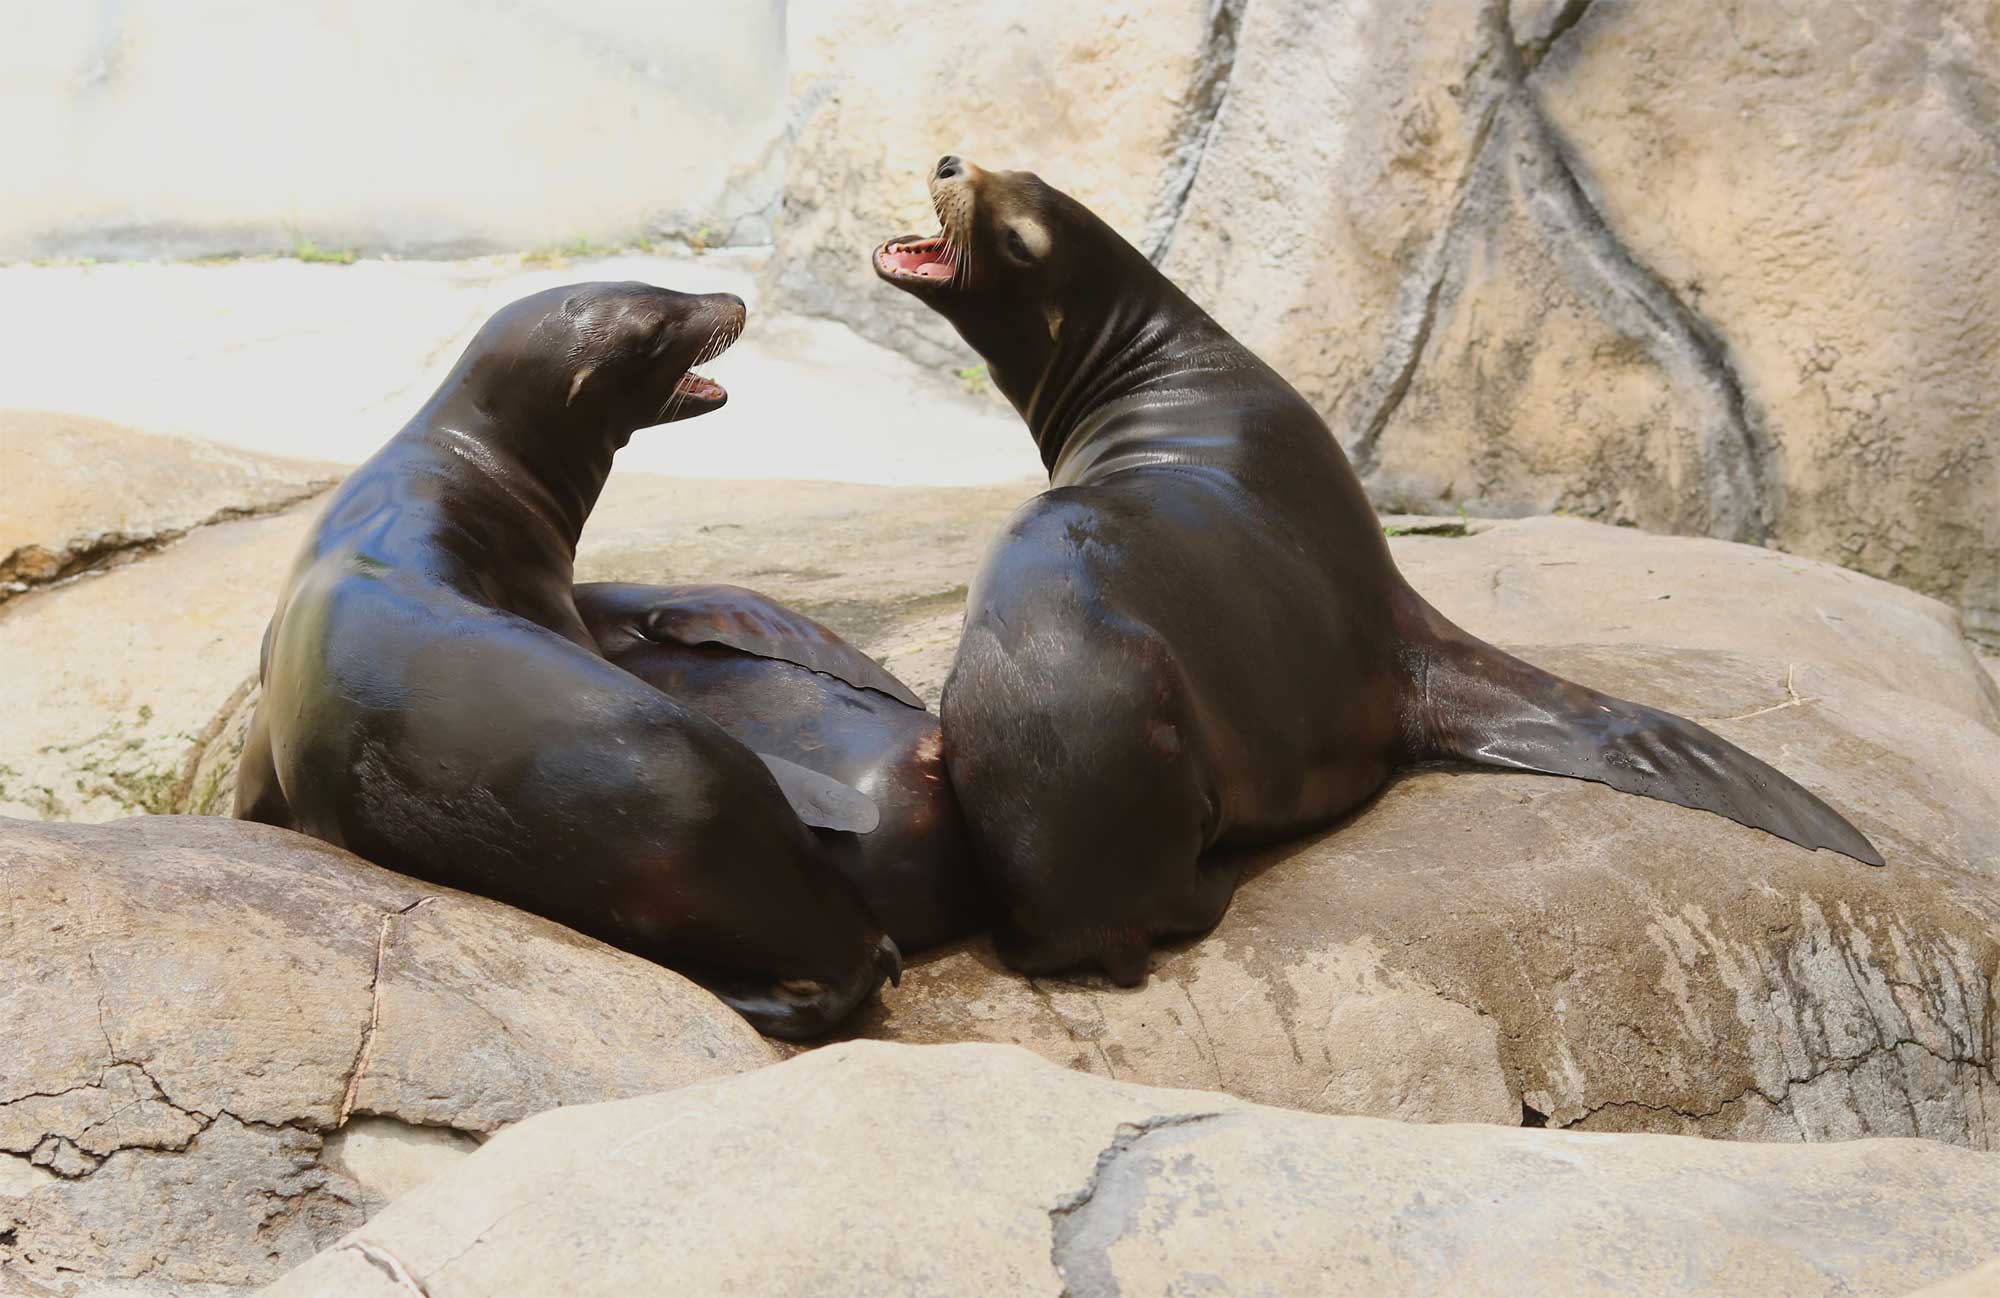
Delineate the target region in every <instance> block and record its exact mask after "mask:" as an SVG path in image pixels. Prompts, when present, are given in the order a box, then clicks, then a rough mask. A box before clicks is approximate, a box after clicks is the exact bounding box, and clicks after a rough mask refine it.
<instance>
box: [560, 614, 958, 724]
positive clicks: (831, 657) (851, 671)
mask: <svg viewBox="0 0 2000 1298" xmlns="http://www.w3.org/2000/svg"><path fill="white" fill-rule="evenodd" d="M576 605H577V611H578V612H579V613H581V614H582V615H583V619H584V622H585V624H586V625H588V626H589V628H590V633H591V635H593V636H595V637H596V638H597V641H598V644H599V645H600V646H602V647H603V648H604V650H605V652H606V653H607V654H611V653H614V652H615V648H616V646H615V644H614V643H613V637H614V636H615V635H616V634H618V633H619V631H621V630H626V631H629V633H631V634H636V635H638V636H641V637H643V638H644V639H647V640H651V641H654V642H655V643H662V644H664V643H673V644H683V645H704V644H712V645H722V646H724V647H726V648H730V649H736V650H739V651H741V652H743V653H747V654H755V655H756V656H758V657H759V658H775V659H777V660H778V661H780V662H788V663H793V664H795V665H797V666H800V667H804V668H806V669H807V670H808V671H815V672H822V673H824V674H825V675H828V676H832V677H834V678H836V679H838V680H843V681H846V682H847V683H848V684H849V685H852V686H854V687H855V688H856V689H865V690H874V691H876V692H877V693H880V694H886V695H888V696H889V697H890V698H892V699H894V700H896V701H897V702H898V703H902V704H905V705H907V706H909V707H913V708H916V709H917V710H919V711H922V710H923V708H924V701H923V700H922V699H920V698H918V697H917V696H916V694H915V693H914V692H912V691H911V689H910V687H909V686H907V685H905V684H903V682H901V681H899V680H897V679H896V678H895V677H894V676H891V675H890V674H889V672H888V670H887V669H886V668H884V667H883V666H882V664H880V663H878V662H876V661H875V660H874V659H873V658H870V657H869V656H868V655H867V654H865V653H862V652H861V651H860V650H859V649H856V648H855V647H854V646H853V645H851V644H849V643H847V641H845V640H843V639H841V638H840V637H839V636H838V635H836V634H834V632H832V631H831V630H829V629H828V628H826V627H824V626H822V625H820V624H819V623H818V622H815V621H814V620H813V619H811V618H809V617H807V616H806V615H805V614H803V613H798V612H794V611H793V610H791V609H788V608H786V607H785V606H784V605H783V604H780V603H778V602H777V601H776V600H773V599H769V598H767V597H766V596H763V595H760V594H758V593H757V592H756V591H754V590H745V589H744V588H743V587H741V586H722V585H703V586H637V585H628V584H624V583H618V582H590V583H586V584H584V585H581V586H578V587H577V588H576Z"/></svg>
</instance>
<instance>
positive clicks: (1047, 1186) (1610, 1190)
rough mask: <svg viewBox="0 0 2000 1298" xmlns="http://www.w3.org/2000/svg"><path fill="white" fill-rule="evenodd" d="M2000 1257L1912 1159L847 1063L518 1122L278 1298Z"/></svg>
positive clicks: (583, 1296) (1396, 1283) (1269, 1277)
mask: <svg viewBox="0 0 2000 1298" xmlns="http://www.w3.org/2000/svg"><path fill="white" fill-rule="evenodd" d="M608 1223H617V1227H616V1229H615V1242H613V1243H607V1224H608ZM1996 1231H2000V1159H1996V1158H1995V1157H1994V1156H1991V1155H1983V1154H1974V1153H1970V1152H1967V1151H1964V1150H1956V1149H1948V1148H1943V1147H1940V1146H1935V1145H1930V1144H1927V1143H1924V1142H1916V1141H1888V1140H1869V1141H1860V1142H1852V1143H1845V1144H1838V1145H1831V1146H1822V1147H1816V1148H1809V1149H1808V1148H1795V1147H1794V1148H1787V1147H1774V1146H1765V1145H1746V1144H1723V1143H1717V1142H1710V1141H1696V1140H1681V1139H1675V1138H1672V1137H1660V1136H1590V1135H1576V1134H1571V1133H1566V1132H1547V1131H1527V1132H1524V1131H1512V1130H1502V1129H1496V1128H1491V1127H1463V1126H1461V1127H1427V1126H1421V1125H1412V1124H1404V1123H1391V1122H1381V1121H1375V1120H1370V1119H1362V1118H1328V1117H1318V1116H1312V1115H1307V1114H1300V1113H1291V1112H1285V1111H1282V1110H1275V1109H1267V1108H1259V1107H1254V1106H1247V1105H1244V1104H1242V1103H1241V1102H1239V1101H1237V1100H1234V1099H1231V1098H1230V1097H1228V1096H1223V1095H1213V1094H1202V1093H1199V1092H1189V1091H1164V1090H1154V1089H1151V1088H1147V1087H1141V1086H1133V1085H1125V1084H1118V1083H1112V1082H1107V1081H1103V1080H1099V1079H1095V1078H1086V1077H1081V1076H1078V1075H1076V1074H1074V1073H1068V1072H1064V1071H1061V1070H1058V1069H1054V1068H1050V1067H1049V1066H1047V1065H1046V1064H1044V1063H1041V1062H1040V1061H1037V1060H1035V1059H1033V1058H1032V1057H1031V1056H1029V1055H1027V1054H1026V1053H1024V1052H1021V1051H1015V1050H1005V1049H996V1048H991V1047H955V1048H954V1047H938V1048H930V1049H910V1048H895V1047H885V1046H880V1045H872V1044H855V1045H848V1046H840V1047H834V1048H830V1049H827V1050H824V1051H821V1052H818V1053H817V1054H814V1055H811V1056H808V1057H806V1058H803V1059H798V1060H794V1061H792V1062H790V1063H787V1064H784V1065H782V1066H780V1067H777V1068H770V1069H764V1070H761V1071H759V1072H755V1073H751V1074H749V1075H747V1076H743V1077H738V1078H733V1079H730V1080H726V1081H721V1082H713V1083H705V1084H702V1085H698V1086H692V1087H689V1088H687V1089H685V1090H682V1091H677V1092H673V1093H670V1094H666V1095H656V1096H648V1097H646V1098H644V1099H637V1100H627V1101H624V1102H621V1103H618V1104H604V1105H590V1106H587V1107H582V1108H575V1109H566V1110H563V1111H560V1112H557V1113H552V1114H545V1115H543V1116H541V1117H537V1118H534V1119H532V1120H530V1121H528V1122H525V1123H522V1124H521V1125H519V1126H517V1127H514V1128H512V1129H510V1130H509V1131H507V1132H505V1133H503V1134H502V1135H500V1136H499V1137H498V1138H497V1139H495V1140H494V1141H493V1142H491V1143H490V1144H489V1145H487V1146H486V1148H484V1149H482V1150H481V1151H480V1152H479V1153H478V1154H476V1155H474V1156H473V1157H472V1158H471V1159H469V1160H467V1161H466V1162H465V1163H464V1164H462V1165H460V1166H459V1167H457V1168H454V1169H453V1170H452V1171H450V1172H448V1173H446V1174H445V1175H443V1176H441V1177H439V1178H438V1179H436V1180H434V1181H432V1182H430V1183H429V1184H427V1185H425V1186H424V1187H422V1188H420V1189H418V1190H416V1191H414V1192H413V1193H411V1194H410V1195H408V1196H406V1197H405V1198H403V1199H401V1200H398V1201H397V1202H396V1203H395V1204H393V1205H391V1206H390V1207H389V1208H388V1209H387V1210H385V1211H384V1212H383V1213H382V1214H381V1215H380V1216H378V1217H376V1218H375V1219H374V1220H372V1221H371V1222H369V1223H368V1225H366V1226H365V1227H363V1228H362V1229H360V1230H358V1231H356V1232H355V1233H354V1234H352V1235H350V1236H349V1237H348V1238H347V1239H346V1240H344V1241H342V1242H341V1243H340V1244H339V1245H337V1246H335V1247H334V1248H332V1249H330V1250H328V1251H327V1252H326V1253H324V1254H322V1255H321V1256H320V1257H318V1258H317V1259H315V1260H314V1261H312V1262H311V1263H309V1264H307V1265H306V1266H303V1267H301V1268H299V1269H298V1270H296V1271H294V1272H292V1273H291V1274H290V1275H288V1276H286V1277H285V1278H284V1279H283V1280H281V1281H279V1282H278V1283H277V1284H275V1285H273V1286H272V1287H271V1288H270V1289H269V1290H268V1291H267V1292H268V1293H269V1294H270V1295H272V1298H292V1296H294V1295H298V1296H301V1298H303V1296H305V1295H312V1296H313V1298H318V1296H319V1295H324V1294H331V1293H339V1294H343V1295H355V1296H356V1298H376V1296H378V1295H379V1296H380V1298H408V1296H409V1295H410V1294H412V1293H424V1294H427V1295H428V1296H429V1298H455V1296H457V1295H473V1294H490V1293H524V1292H551V1293H554V1292H560V1293H564V1294H571V1295H576V1296H577V1298H590V1296H591V1295H613V1294H616V1295H621V1296H622V1295H627V1294H636V1293H654V1292H663V1291H665V1290H666V1289H667V1288H670V1289H671V1291H672V1292H674V1293H677V1294H689V1295H705V1294H719V1293H755V1294H769V1295H786V1294H820V1293H867V1294H881V1295H892V1294H934V1293H982V1294H984V1293H993V1294H1002V1293H1004V1294H1057V1293H1064V1294H1070V1295H1073V1296H1074V1298H1099V1296H1101V1295H1111V1294H1119V1293H1123V1294H1161V1293H1174V1294H1182V1293H1258V1294H1266V1293H1269V1294H1280V1293H1283V1294H1290V1293H1313V1294H1326V1295H1346V1294H1352V1295H1371V1296H1372V1295H1380V1294H1392V1293H1393V1294H1399V1295H1412V1296H1414V1295H1428V1294H1438V1295H1443V1294H1452V1295H1483V1294H1493V1295H1509V1298H1512V1296H1514V1295H1519V1294H1526V1293H1560V1294H1564V1295H1573V1296H1574V1298H1585V1296H1586V1295H1594V1294H1603V1295H1612V1294H1618V1295H1624V1294H1632V1293H1645V1294H1648V1295H1654V1296H1656V1298H1672V1296H1675V1295H1696V1294H1700V1295H1737V1294H1750V1293H1758V1294H1767V1293H1769V1294H1775V1293H1783V1294H1787V1295H1793V1296H1796V1298H1806V1296H1807V1295H1816V1294H1827V1295H1833V1294H1840V1295H1876V1294H1879V1295H1892V1294H1898V1293H1901V1292H1903V1291H1905V1290H1907V1289H1908V1288H1910V1287H1912V1286H1913V1285H1918V1284H1922V1283H1925V1282H1927V1281H1929V1280H1931V1279H1933V1278H1937V1277H1942V1276H1947V1275H1950V1274H1951V1273H1952V1272H1953V1271H1955V1270H1962V1269H1964V1268H1965V1267H1966V1266H1969V1265H1971V1264H1973V1263H1975V1262H1976V1261H1978V1260H1980V1259H1981V1258H1983V1257H1985V1256H1986V1255H1987V1253H1988V1252H1989V1251H1990V1249H1991V1246H1992V1241H1993V1239H1994V1237H1995V1232H1996ZM664 1277H670V1278H671V1279H663V1278H664Z"/></svg>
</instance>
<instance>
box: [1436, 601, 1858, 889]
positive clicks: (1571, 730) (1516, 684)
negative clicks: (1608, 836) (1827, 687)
mask: <svg viewBox="0 0 2000 1298" xmlns="http://www.w3.org/2000/svg"><path fill="white" fill-rule="evenodd" d="M1408 599H1409V600H1410V601H1411V604H1410V606H1408V607H1407V608H1406V609H1405V610H1402V611H1401V612H1403V613H1404V614H1406V615H1405V616H1399V617H1398V622H1399V623H1401V624H1402V625H1401V629H1402V630H1403V632H1404V640H1405V643H1406V644H1408V645H1409V653H1408V655H1407V660H1406V661H1407V664H1408V669H1409V670H1410V671H1411V673H1412V675H1413V677H1414V679H1413V681H1412V687H1411V689H1410V690H1409V692H1408V695H1407V697H1408V698H1409V699H1410V701H1411V705H1410V707H1409V709H1408V715H1407V716H1406V717H1405V721H1404V731H1405V734H1404V743H1405V747H1406V748H1407V749H1408V750H1409V755H1410V756H1411V757H1412V758H1414V759H1423V758H1455V759H1457V760H1459V761H1465V762H1472V763H1475V764H1477V765H1480V766H1496V767H1503V768H1506V769H1510V770H1517V771H1540V772H1543V773H1545V774H1548V775H1568V776H1573V777H1575V778H1577V779H1580V780H1595V781H1597V782H1599V783H1601V784H1608V785H1610V786H1611V787H1612V788H1614V789H1618V790H1620V791H1621V792H1624V793H1636V794H1638V795H1639V796H1640V797H1645V798H1658V799H1659V800H1661V801H1662V802H1672V803H1677V804H1679V805H1680V806H1683V807H1694V808H1697V809H1699V810H1702V811H1712V812H1714V813H1715V814H1717V815H1719V816H1727V817H1728V818H1729V819H1731V820H1734V821H1736V822H1737V823H1738V824H1743V825H1749V826H1751V827H1753V828H1756V829H1761V830H1763V831H1765V832H1766V833H1770V834H1776V835H1777V836H1778V837H1780V838H1784V839H1789V840H1790V841H1792V842H1794V843H1797V844H1799V845H1800V846H1802V847H1809V848H1822V847H1824V848H1831V849H1832V850H1834V851H1836V852H1841V853H1844V854H1845V855H1847V856H1851V857H1853V858H1854V859H1855V860H1857V861H1861V862H1865V863H1866V864H1868V865H1881V864H1883V860H1882V854H1881V853H1880V852H1878V851H1876V850H1875V846H1874V844H1872V843H1870V842H1869V841H1868V839H1867V838H1866V837H1864V836H1863V835H1862V833H1861V831H1859V830H1857V829H1856V828H1855V827H1854V826H1853V825H1850V824H1848V823H1847V821H1846V820H1845V819H1844V818H1843V817H1842V816H1841V815H1840V813H1838V812H1836V811H1835V810H1834V809H1833V808H1831V807H1829V806H1827V805H1826V804H1825V803H1824V802H1822V801H1820V800H1819V799H1818V798H1817V797H1815V796H1814V795H1813V794H1811V793H1809V792H1807V791H1806V790H1805V789H1804V788H1802V787H1801V786H1800V785H1798V784H1797V783H1795V782H1794V781H1792V780H1791V779H1789V778H1787V777H1786V776H1785V775H1783V774H1781V773H1780V772H1779V771H1777V770H1776V769H1775V768H1773V767H1771V766H1769V765H1767V764H1766V763H1764V762H1761V761H1759V760H1758V759H1757V758H1755V757H1752V756H1751V755H1750V754H1749V753H1746V752H1744V751H1743V750H1742V749H1741V748H1738V747H1737V746H1736V745H1735V744H1732V743H1730V742H1729V741H1728V740H1726V739H1724V738H1723V737H1722V736H1720V735H1718V734H1715V733H1714V732H1713V731H1710V730H1707V729H1704V728H1703V727H1701V726H1698V725H1696V724H1695V723H1694V722H1692V721H1689V720H1687V719H1685V718H1683V717H1677V716H1674V715H1673V714H1672V713H1668V712H1661V711H1659V710H1658V709H1657V708H1649V707H1646V706H1644V705H1642V704H1638V703H1628V702H1626V701H1625V700H1623V699H1617V698H1612V697H1611V696H1610V695H1608V694H1600V693H1598V692H1597V691H1596V690H1593V689H1588V688H1586V687H1584V686H1582V685H1578V684H1575V683H1574V682H1571V681H1566V680H1563V679H1562V678H1561V677H1559V676H1554V675H1551V674H1550V673H1548V672H1545V671H1543V670H1542V669H1541V668H1539V667H1536V666H1533V665H1532V664H1530V663H1526V662H1523V661H1522V660H1521V659H1519V658H1516V657H1514V656H1513V655H1512V654H1508V653H1504V652H1502V651H1501V650H1499V649H1496V648H1494V647H1493V646H1492V645H1490V644H1487V643H1485V642H1484V641H1482V640H1478V639H1476V638H1474V637H1473V636H1470V635H1468V634H1466V633H1465V632H1464V631H1462V630H1460V629H1459V628H1458V627H1456V626H1454V625H1452V624H1451V623H1450V622H1449V621H1447V620H1446V619H1445V618H1444V617H1443V616H1442V615H1441V614H1439V613H1438V612H1437V610H1435V609H1433V608H1431V607H1430V605H1429V604H1427V603H1425V602H1424V601H1423V600H1422V599H1420V598H1418V597H1417V596H1416V595H1414V594H1411V595H1410V596H1409V597H1408Z"/></svg>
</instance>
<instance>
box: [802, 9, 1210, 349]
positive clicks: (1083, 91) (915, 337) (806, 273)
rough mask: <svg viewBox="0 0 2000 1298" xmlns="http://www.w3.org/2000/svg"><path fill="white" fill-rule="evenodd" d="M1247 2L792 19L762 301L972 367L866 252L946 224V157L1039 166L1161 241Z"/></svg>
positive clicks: (949, 334) (817, 12)
mask: <svg viewBox="0 0 2000 1298" xmlns="http://www.w3.org/2000/svg"><path fill="white" fill-rule="evenodd" d="M1242 8H1243V3H1242V0H1225V2H1224V3H1220V4H1217V3H1213V2H1212V0H1116V2H1115V3H1109V4H1097V5H1090V6H1085V7H1074V6H1072V7H1061V6H1029V5H998V6H986V5H969V6H960V7H958V8H955V9H953V10H952V11H951V13H950V14H949V15H946V14H944V13H942V12H940V11H939V10H937V9H936V8H934V7H926V6H923V5H916V4H890V5H883V4H876V3H869V2H868V0H827V2H825V3H815V4H811V5H800V6H796V7H795V8H794V9H793V10H792V11H791V14H790V15H789V22H790V32H789V42H790V48H791V61H792V88H791V95H792V110H791V111H792V116H793V121H792V126H791V146H790V148H791V154H790V162H789V163H788V171H787V174H786V178H785V188H784V196H783V200H782V202H781V204H780V207H779V210H778V220H777V255H776V256H775V257H774V259H773V261H772V264H771V267H770V270H769V272H768V279H767V289H768V292H769V294H770V295H771V296H772V297H773V298H774V299H775V300H777V301H779V302H781V303H782V304H783V305H784V306H785V307H787V308H789V309H792V310H798V311H804V312H807V313H809V314H815V315H832V316H837V317H839V318H840V319H842V320H845V321H846V322H848V323H849V324H851V325H852V326H853V327H854V328H855V329H856V330H858V331H859V332H860V333H861V334H863V335H864V336H866V337H869V338H873V339H876V340H877V341H880V342H888V343H892V344H893V345H895V346H897V347H900V348H902V349H904V350H906V351H908V352H909V353H910V354H911V355H913V356H916V357H917V358H918V359H920V360H923V361H924V362H926V363H929V364H937V365H944V364H947V363H949V364H953V365H966V364H968V363H970V361H971V360H972V359H973V358H972V357H971V354H970V352H969V351H968V349H967V348H966V347H965V345H964V344H963V343H962V342H960V341H959V338H958V335H957V334H956V333H954V332H953V331H952V329H951V326H949V325H947V324H945V323H944V321H943V320H942V319H940V318H939V317H937V316H936V315H934V314H932V313H931V312H930V311H928V310H926V309H924V308H923V307H922V306H920V305H918V304H917V303H916V302H914V301H912V300H910V299H909V298H907V297H906V296H905V295H903V294H899V293H895V292H893V291H891V290H889V289H887V288H885V287H884V286H882V285H881V284H879V283H877V282H876V279H875V275H874V272H873V270H872V269H871V268H870V266H869V253H870V252H871V251H872V250H873V249H874V247H875V246H876V245H877V244H879V243H881V242H882V240H884V239H886V238H888V237H890V236H892V235H897V234H905V233H910V232H919V233H924V234H929V233H931V232H933V231H935V230H936V229H937V217H936V215H935V214H934V213H933V212H932V211H931V207H930V199H929V197H928V196H927V193H926V191H925V188H924V181H925V179H926V177H927V176H928V175H929V170H930V167H931V165H932V164H933V163H935V162H936V161H937V159H938V157H939V155H941V154H944V153H961V154H964V155H965V156H967V157H969V158H972V159H974V160H975V161H980V162H990V163H991V164H992V165H994V166H1022V167H1030V168H1036V169H1040V170H1042V171H1043V174H1044V176H1045V178H1046V179H1048V180H1049V181H1050V182H1051V183H1053V184H1056V185H1059V186H1063V187H1066V188H1072V189H1074V190H1075V191H1076V192H1078V193H1083V194H1089V195H1091V199H1092V203H1093V205H1094V206H1095V207H1096V208H1097V210H1098V211H1099V212H1101V213H1102V214H1103V215H1104V216H1105V218H1106V219H1107V220H1110V221H1112V222H1113V223H1115V224H1116V225H1118V226H1119V228H1121V229H1124V230H1126V231H1129V232H1131V233H1132V235H1133V236H1134V237H1135V238H1142V239H1150V240H1152V241H1154V242H1158V241H1159V240H1162V239H1164V238H1165V237H1166V235H1167V233H1168V232H1169V231H1170V229H1171V225H1172V220H1173V216H1174V213H1175V212H1176V211H1177V210H1178V208H1179V199H1180V196H1181V194H1182V192H1184V190H1185V188H1186V186H1187V184H1188V182H1189V180H1190V178H1191V177H1192V174H1193V169H1194V167H1195V166H1196V165H1198V163H1199V160H1200V144H1201V139H1202V137H1203V136H1204V135H1205V134H1206V131H1207V124H1208V120H1209V117H1210V116H1211V115H1212V113H1213V111H1214V107H1215V104H1216V102H1217V100H1218V98H1219V96H1220V93H1221V87H1222V78H1223V76H1224V75H1225V74H1226V72H1227V62H1226V60H1225V59H1219V58H1217V57H1216V56H1215V52H1214V49H1213V48H1212V47H1213V46H1214V45H1215V44H1216V43H1217V42H1218V41H1226V40H1227V39H1228V37H1229V34H1230V33H1232V32H1233V29H1234V25H1235V21H1236V16H1237V14H1238V13H1239V12H1240V11H1241V10H1242Z"/></svg>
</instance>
